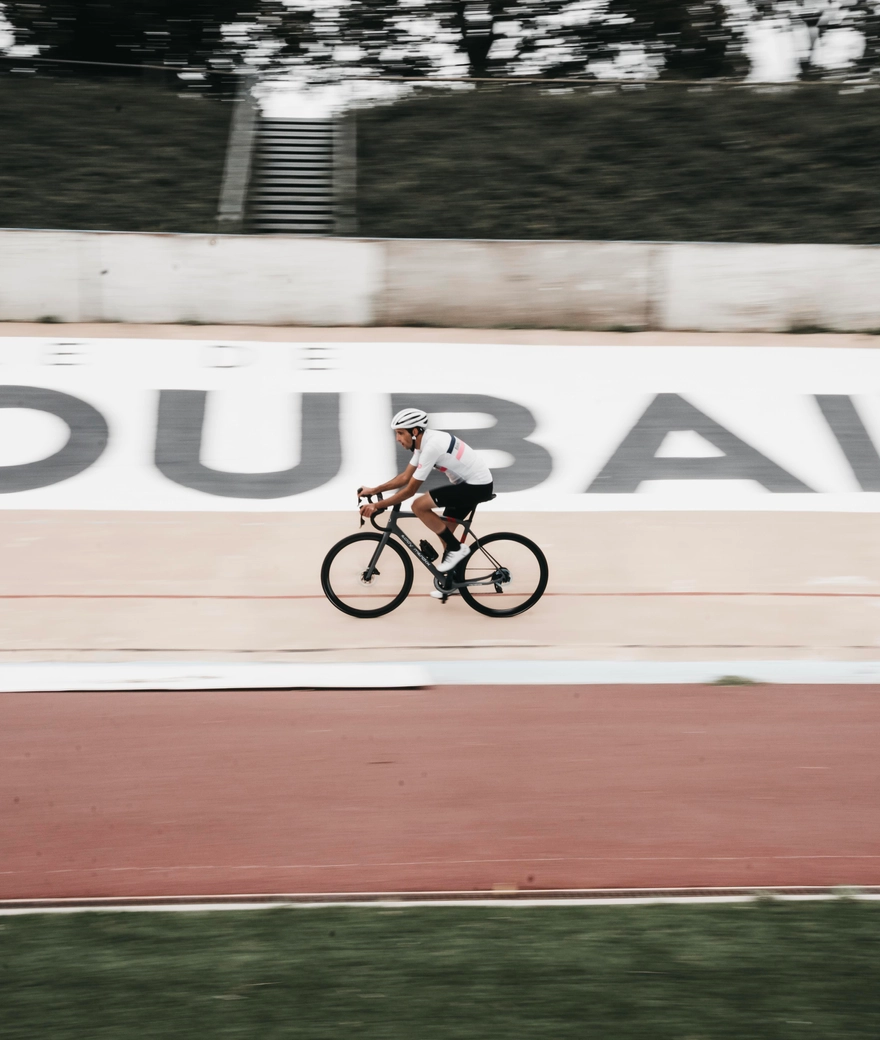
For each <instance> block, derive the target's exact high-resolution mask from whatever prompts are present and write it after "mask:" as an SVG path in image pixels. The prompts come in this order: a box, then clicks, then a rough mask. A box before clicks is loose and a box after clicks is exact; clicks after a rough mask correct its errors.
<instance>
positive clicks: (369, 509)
mask: <svg viewBox="0 0 880 1040" xmlns="http://www.w3.org/2000/svg"><path fill="white" fill-rule="evenodd" d="M378 510H379V506H378V505H376V503H375V502H368V503H367V504H366V505H364V506H361V516H362V517H363V518H364V520H369V519H370V517H371V516H372V515H373V514H374V513H376V512H378Z"/></svg>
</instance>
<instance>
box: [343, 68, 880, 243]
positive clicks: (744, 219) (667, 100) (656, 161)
mask: <svg viewBox="0 0 880 1040" xmlns="http://www.w3.org/2000/svg"><path fill="white" fill-rule="evenodd" d="M358 139H359V145H358V230H359V233H360V234H364V235H369V236H389V237H411V238H505V239H554V238H561V239H600V240H608V239H623V240H653V241H664V240H665V241H669V240H673V241H719V242H789V243H797V242H846V243H855V244H874V243H878V242H880V194H878V192H877V181H878V176H880V110H878V108H877V95H876V92H874V91H867V92H865V93H862V94H844V93H840V92H839V91H838V90H836V89H835V88H833V87H832V86H830V85H816V86H809V87H801V88H788V89H778V90H776V91H760V90H755V89H732V88H717V89H715V90H712V91H709V92H706V91H705V90H704V89H702V88H701V90H700V91H697V90H688V89H687V88H684V87H678V86H675V85H666V86H657V87H653V88H648V89H645V90H632V91H624V92H620V91H616V90H614V89H609V90H608V91H606V92H601V91H598V90H596V91H579V92H569V93H548V92H547V91H542V92H539V91H537V90H536V89H531V88H528V87H519V86H517V87H507V88H496V89H491V90H490V89H483V90H476V91H470V92H468V93H461V92H455V93H449V94H443V95H439V94H438V95H434V96H419V97H415V98H412V99H409V100H404V101H401V102H398V103H397V104H393V105H387V106H384V107H379V108H374V109H371V110H368V111H363V112H361V113H359V115H358Z"/></svg>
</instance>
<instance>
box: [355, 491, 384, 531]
mask: <svg viewBox="0 0 880 1040" xmlns="http://www.w3.org/2000/svg"><path fill="white" fill-rule="evenodd" d="M363 490H364V489H363V488H362V487H359V488H358V490H357V496H358V507H360V505H361V503H362V502H363V500H364V499H366V500H367V502H370V503H372V501H373V498H374V497H375V499H376V501H377V502H381V501H382V498H383V496H382V492H381V491H379V492H378V493H377V494H376V495H375V496H373V495H362V494H361V492H362V491H363ZM384 512H385V508H384V507H383V508H382V509H377V510H376V513H374V514H373V516H371V517H370V523H371V524H372V525H373V527H375V528H376V530H377V531H384V530H385V528H384V527H380V526H379V525H378V524H377V523H376V515H377V514H378V513H384ZM360 526H361V527H363V526H364V518H363V517H361V523H360Z"/></svg>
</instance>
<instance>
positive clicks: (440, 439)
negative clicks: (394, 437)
mask: <svg viewBox="0 0 880 1040" xmlns="http://www.w3.org/2000/svg"><path fill="white" fill-rule="evenodd" d="M411 461H412V464H413V466H415V468H416V471H415V473H414V474H413V476H414V477H415V479H416V480H425V479H426V478H427V477H428V476H429V475H430V473H431V470H432V469H438V470H440V472H441V473H445V474H446V476H447V477H448V478H449V479H450V480H451V481H452V483H453V484H491V483H492V473H491V471H490V470H489V467H488V466H487V465H486V463H485V462H483V459H482V457H481V455H480V453H479V452H478V451H475V450H474V449H473V448H471V447H470V446H469V445H467V444H465V442H464V441H463V440H462V439H461V438H460V437H456V436H455V435H454V434H452V433H445V432H444V431H443V430H425V432H424V433H423V434H422V446H421V447H420V448H417V449H416V450H415V451H414V452H413V454H412V460H411Z"/></svg>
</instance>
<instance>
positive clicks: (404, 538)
mask: <svg viewBox="0 0 880 1040" xmlns="http://www.w3.org/2000/svg"><path fill="white" fill-rule="evenodd" d="M476 511H477V507H476V506H474V508H473V509H471V511H470V512H469V513H468V514H467V515H466V516H465V518H464V519H463V520H460V521H459V523H460V524H461V526H462V527H463V528H464V538H462V539H461V541H462V542H463V541H464V539H465V538H468V537H469V536H470V533H471V525H472V524H473V522H474V514H475V513H476ZM410 517H413V518H415V517H416V514H415V513H410V512H401V509H400V506H399V505H396V506H392V507H391V515H390V517H389V518H388V523H387V525H386V526H385V527H381V526H380V525H379V524H377V523H376V518H375V516H371V517H370V523H371V524H372V525H373V527H375V528H376V530H377V531H381V532H382V541H381V542H379V544H378V545H377V546H376V551H375V552H374V553H373V556H372V559H371V560H370V563H369V566H368V567H367V569H366V570H365V571H364V575H363V578H364V581H370V580H371V579H372V577H373V573H374V572H375V570H376V564H377V563H378V562H379V557H380V555H381V554H382V550H383V549H384V548H385V546H386V545H387V544H388V542H389V541H390V539H391V536H392V535H393V534H396V535H397V537H398V538H399V539H400V541H401V542H403V544H404V545H405V546H406V547H407V549H409V551H410V552H411V553H412V554H413V556H415V557H416V559H418V560H420V561H421V562H422V563H423V564H424V565H425V567H427V568H428V570H429V571H430V572H431V573H432V574H433V575H434V585H435V586H436V588H438V589H439V590H440V591H441V592H451V591H452V590H453V589H460V588H462V587H463V586H465V585H490V584H492V578H493V575H489V576H488V577H480V578H471V579H469V580H468V581H455V579H454V578H453V577H452V572H451V571H438V570H437V568H436V567H435V566H434V564H433V563H431V561H430V560H429V559H428V558H427V557H426V556H425V554H424V553H423V552H422V551H421V549H420V548H419V547H418V546H417V545H416V543H415V542H414V541H413V540H412V539H411V538H410V537H409V536H408V535H407V533H406V532H405V531H403V530H402V529H401V528H400V527H399V526H398V520H401V519H407V518H410ZM482 551H483V552H484V553H485V555H486V556H487V557H488V558H489V559H490V560H491V561H492V563H493V564H494V565H495V567H496V569H497V568H498V561H497V560H494V559H492V557H491V556H489V554H488V553H487V552H486V550H485V549H483V550H482Z"/></svg>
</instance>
